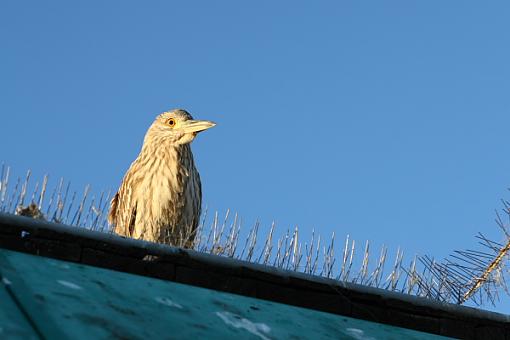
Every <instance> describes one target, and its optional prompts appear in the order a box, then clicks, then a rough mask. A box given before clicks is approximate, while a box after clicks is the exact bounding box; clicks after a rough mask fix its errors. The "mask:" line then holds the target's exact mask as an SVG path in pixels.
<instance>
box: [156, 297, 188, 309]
mask: <svg viewBox="0 0 510 340" xmlns="http://www.w3.org/2000/svg"><path fill="white" fill-rule="evenodd" d="M154 300H156V301H157V302H159V303H161V304H163V305H165V306H169V307H175V308H179V309H182V306H181V305H180V304H178V303H176V302H173V301H172V300H170V299H169V298H166V297H161V296H158V297H155V298H154Z"/></svg>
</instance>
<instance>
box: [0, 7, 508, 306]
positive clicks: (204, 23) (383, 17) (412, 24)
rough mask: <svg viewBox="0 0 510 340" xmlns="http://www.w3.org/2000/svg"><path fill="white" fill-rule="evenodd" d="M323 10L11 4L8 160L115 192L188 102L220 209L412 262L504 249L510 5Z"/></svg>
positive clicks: (4, 85) (207, 200)
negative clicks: (200, 124)
mask: <svg viewBox="0 0 510 340" xmlns="http://www.w3.org/2000/svg"><path fill="white" fill-rule="evenodd" d="M315 4H316V5H315V6H313V7H312V6H310V5H309V4H308V5H304V2H299V1H290V2H278V3H275V2H274V1H257V2H240V1H228V2H226V1H214V2H213V1H201V2H198V1H186V2H170V1H159V2H158V1H152V2H144V3H143V5H141V3H140V2H134V1H87V2H69V1H49V2H41V1H2V2H1V4H0V39H1V40H0V44H1V53H0V97H1V98H0V115H1V119H0V123H1V131H2V136H1V139H2V143H1V145H0V150H1V157H0V161H3V162H6V163H7V164H9V165H11V166H12V167H13V169H14V171H15V172H16V173H17V174H21V175H22V174H24V172H25V171H26V169H28V168H31V169H32V170H33V171H34V176H36V177H37V176H39V177H40V176H42V175H43V174H44V173H49V174H50V175H51V176H52V177H51V180H53V183H55V182H56V181H57V179H58V178H59V177H60V176H65V177H66V178H67V179H70V180H71V181H72V182H73V184H74V185H73V186H74V188H76V189H78V190H81V188H82V187H83V186H84V185H85V184H86V183H91V184H92V187H93V190H94V191H96V192H98V191H100V190H102V189H108V188H112V189H115V188H116V187H117V186H118V184H119V183H120V180H121V178H122V176H123V174H124V172H125V170H126V169H127V167H128V166H129V164H130V162H131V161H132V160H133V159H134V158H135V157H136V155H137V154H138V151H139V149H140V146H141V142H142V138H143V136H144V133H145V131H146V129H147V127H148V126H149V125H150V124H151V122H152V120H153V118H154V117H155V115H156V114H158V113H160V112H162V111H164V110H168V109H170V108H176V107H181V108H185V109H187V110H189V111H190V112H191V113H192V114H193V115H194V116H195V118H200V119H209V120H214V121H216V122H217V123H218V125H217V126H216V127H215V128H214V129H211V130H209V131H207V132H204V133H203V134H201V135H199V137H198V138H197V140H196V141H195V142H194V145H193V148H194V152H195V157H196V162H197V163H198V167H199V169H200V171H201V175H202V180H203V186H204V204H206V205H208V207H209V208H210V209H212V210H219V211H225V210H226V209H227V208H230V209H232V210H234V211H237V212H239V214H240V215H241V216H242V217H243V219H244V220H245V221H246V224H251V223H253V222H254V221H255V220H256V219H260V221H261V222H262V225H263V226H264V228H266V227H267V226H268V225H269V224H270V223H271V221H272V220H275V221H276V222H277V223H278V226H279V227H280V230H282V231H283V230H284V229H286V228H288V227H293V226H295V225H298V226H299V227H300V229H301V230H302V231H303V233H304V234H306V233H307V232H309V231H310V230H311V229H312V227H315V228H316V230H318V231H319V232H320V234H322V235H323V236H329V235H330V234H331V233H332V232H333V231H335V232H336V234H337V236H340V238H343V237H344V236H345V235H346V234H350V235H351V237H353V238H354V239H356V240H357V241H359V242H364V241H365V240H367V239H368V240H370V241H372V242H374V246H377V245H380V244H382V243H384V244H386V245H387V246H388V247H389V248H390V251H391V252H395V251H396V249H397V247H398V246H400V247H402V248H403V249H404V251H405V252H406V254H407V256H408V257H410V256H412V254H414V253H418V254H430V255H432V256H434V257H436V258H442V257H444V256H446V255H448V254H449V253H450V252H451V251H452V250H454V249H463V248H476V240H475V239H474V237H473V236H474V235H475V234H476V233H477V232H479V231H480V232H484V233H486V234H487V235H488V236H490V237H492V238H494V239H495V240H498V241H500V240H502V236H501V233H500V232H499V230H498V228H497V226H496V224H495V223H494V209H496V208H497V209H499V208H500V207H501V204H500V201H499V200H500V199H501V198H506V199H508V198H510V193H509V192H508V191H507V187H508V186H509V185H510V157H508V141H509V131H510V114H509V113H510V96H509V94H510V41H509V40H510V39H509V32H510V20H509V19H508V18H510V5H509V4H508V2H503V1H501V2H497V1H494V2H485V3H483V4H481V3H480V2H468V1H422V2H417V1H384V2H380V1H379V2H377V1H373V2H361V1H349V2H347V1H342V2H340V1H331V2H319V3H317V2H315ZM339 243H340V242H339ZM338 246H339V248H340V244H339V245H338ZM339 251H340V249H338V251H337V252H339ZM502 298H503V301H502V302H501V304H500V305H499V306H498V308H497V310H499V311H501V312H506V313H510V301H509V298H508V297H506V296H504V295H503V297H502ZM487 307H489V306H487Z"/></svg>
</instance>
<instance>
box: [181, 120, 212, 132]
mask: <svg viewBox="0 0 510 340" xmlns="http://www.w3.org/2000/svg"><path fill="white" fill-rule="evenodd" d="M215 125H216V123H215V122H211V121H209V120H194V119H192V120H187V121H184V122H182V124H181V126H179V127H180V128H181V130H183V131H184V133H193V132H200V131H204V130H207V129H210V128H212V127H213V126H215Z"/></svg>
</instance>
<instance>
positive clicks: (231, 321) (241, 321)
mask: <svg viewBox="0 0 510 340" xmlns="http://www.w3.org/2000/svg"><path fill="white" fill-rule="evenodd" d="M216 315H217V316H218V317H219V318H220V319H221V320H223V322H224V323H226V324H227V325H230V326H232V327H234V328H242V329H245V330H247V331H248V332H250V333H251V334H253V335H256V336H258V337H259V338H261V339H264V340H269V338H268V337H267V336H265V335H264V334H263V333H266V334H267V333H269V332H270V331H271V328H270V327H269V326H268V325H266V324H265V323H258V322H252V321H250V320H248V319H245V318H243V317H240V316H239V315H236V314H233V313H230V312H225V311H224V312H216Z"/></svg>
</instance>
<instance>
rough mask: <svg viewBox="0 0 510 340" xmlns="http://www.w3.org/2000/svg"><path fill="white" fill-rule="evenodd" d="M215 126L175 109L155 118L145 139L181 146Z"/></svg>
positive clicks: (212, 123)
mask: <svg viewBox="0 0 510 340" xmlns="http://www.w3.org/2000/svg"><path fill="white" fill-rule="evenodd" d="M215 125H216V123H214V122H211V121H208V120H195V119H193V117H192V116H191V115H190V114H189V113H188V112H187V111H185V110H181V109H176V110H171V111H167V112H163V113H162V114H160V115H159V116H157V117H156V120H155V121H154V123H153V124H152V126H151V127H150V128H149V131H148V133H147V137H149V136H150V137H151V138H156V139H159V140H165V141H168V142H170V143H172V144H176V145H182V144H187V143H191V142H192V141H193V139H194V138H195V136H196V135H197V134H198V133H199V132H201V131H204V130H207V129H209V128H212V127H213V126H215Z"/></svg>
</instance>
